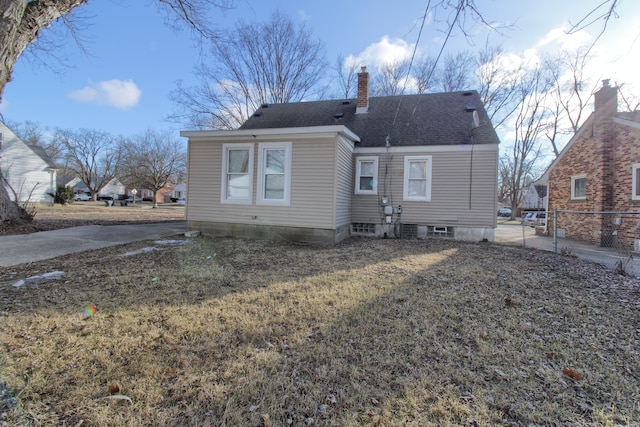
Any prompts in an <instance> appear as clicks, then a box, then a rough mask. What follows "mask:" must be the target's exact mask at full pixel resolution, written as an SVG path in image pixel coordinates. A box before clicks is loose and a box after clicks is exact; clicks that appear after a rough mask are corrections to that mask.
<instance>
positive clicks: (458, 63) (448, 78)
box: [435, 51, 475, 92]
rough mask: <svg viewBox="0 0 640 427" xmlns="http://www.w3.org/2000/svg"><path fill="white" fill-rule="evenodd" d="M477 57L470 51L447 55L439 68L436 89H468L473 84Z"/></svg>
mask: <svg viewBox="0 0 640 427" xmlns="http://www.w3.org/2000/svg"><path fill="white" fill-rule="evenodd" d="M474 66H475V58H474V57H473V55H472V54H471V53H470V52H468V51H463V52H458V53H457V54H456V55H446V56H445V57H444V59H443V61H442V65H441V66H440V67H439V68H438V71H437V77H436V79H435V82H436V90H439V91H442V92H455V91H459V90H468V89H469V88H470V87H471V86H472V79H473V70H474Z"/></svg>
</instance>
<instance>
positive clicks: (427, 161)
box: [403, 156, 432, 202]
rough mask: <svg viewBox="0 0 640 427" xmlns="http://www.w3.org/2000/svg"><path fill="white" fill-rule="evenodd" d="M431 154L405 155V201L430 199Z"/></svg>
mask: <svg viewBox="0 0 640 427" xmlns="http://www.w3.org/2000/svg"><path fill="white" fill-rule="evenodd" d="M431 169H432V159H431V156H406V157H405V158H404V194H403V199H404V200H405V201H419V202H428V201H430V200H431Z"/></svg>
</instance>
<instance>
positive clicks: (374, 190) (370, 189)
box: [355, 156, 378, 194]
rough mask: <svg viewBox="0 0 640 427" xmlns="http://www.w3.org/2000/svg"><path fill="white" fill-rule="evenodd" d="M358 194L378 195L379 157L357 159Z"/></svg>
mask: <svg viewBox="0 0 640 427" xmlns="http://www.w3.org/2000/svg"><path fill="white" fill-rule="evenodd" d="M355 193H356V194H378V156H362V157H358V158H357V159H356V188H355Z"/></svg>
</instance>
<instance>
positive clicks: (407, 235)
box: [400, 224, 418, 239]
mask: <svg viewBox="0 0 640 427" xmlns="http://www.w3.org/2000/svg"><path fill="white" fill-rule="evenodd" d="M400 226H401V230H400V235H401V236H402V238H403V239H417V238H418V224H400Z"/></svg>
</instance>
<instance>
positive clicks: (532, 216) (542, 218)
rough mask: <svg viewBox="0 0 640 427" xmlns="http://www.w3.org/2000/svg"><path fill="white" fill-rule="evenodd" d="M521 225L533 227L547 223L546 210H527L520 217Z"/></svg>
mask: <svg viewBox="0 0 640 427" xmlns="http://www.w3.org/2000/svg"><path fill="white" fill-rule="evenodd" d="M522 225H528V226H529V227H535V226H536V225H547V213H546V212H529V213H528V214H526V215H525V217H524V218H522Z"/></svg>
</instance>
